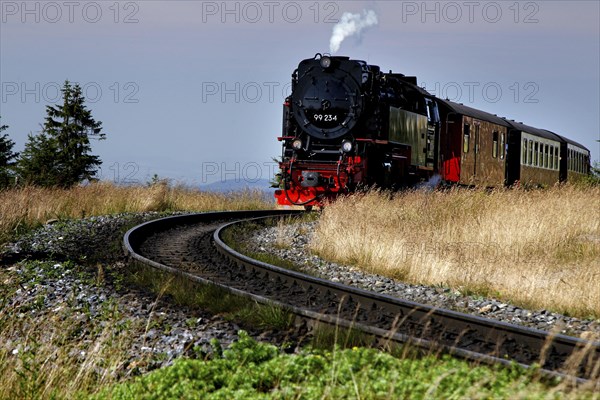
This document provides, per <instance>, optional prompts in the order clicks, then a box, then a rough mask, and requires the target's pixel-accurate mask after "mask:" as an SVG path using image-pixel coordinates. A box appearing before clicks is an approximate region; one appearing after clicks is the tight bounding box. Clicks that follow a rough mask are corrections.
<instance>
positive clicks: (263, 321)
mask: <svg viewBox="0 0 600 400" xmlns="http://www.w3.org/2000/svg"><path fill="white" fill-rule="evenodd" d="M130 271H132V273H131V274H128V275H127V278H126V280H127V282H126V283H127V284H130V285H135V286H141V287H144V288H148V289H150V290H151V291H152V292H153V293H155V294H157V295H160V296H168V297H169V300H170V301H172V302H174V303H175V304H180V305H185V306H189V307H196V308H200V309H203V310H208V311H210V312H211V313H213V314H217V315H220V316H222V317H224V318H225V319H227V320H230V321H236V322H239V323H241V324H242V325H245V326H247V327H253V328H260V329H276V330H280V331H285V330H287V329H290V328H291V327H292V326H293V322H294V319H295V317H294V315H293V314H291V313H289V312H287V311H285V310H282V309H280V308H278V307H275V306H272V305H264V304H259V303H256V302H255V301H252V300H248V299H247V298H244V297H240V296H236V295H234V294H231V293H229V292H228V291H226V290H224V289H222V288H220V287H218V286H215V285H210V284H200V283H196V282H192V281H189V280H187V279H184V278H182V277H178V276H172V275H169V274H167V273H164V272H162V271H159V270H157V269H155V268H152V267H147V266H143V265H136V266H135V267H133V269H130Z"/></svg>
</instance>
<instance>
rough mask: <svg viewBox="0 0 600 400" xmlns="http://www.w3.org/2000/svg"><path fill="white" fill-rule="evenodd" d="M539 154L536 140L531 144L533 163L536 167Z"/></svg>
mask: <svg viewBox="0 0 600 400" xmlns="http://www.w3.org/2000/svg"><path fill="white" fill-rule="evenodd" d="M539 156H540V149H539V145H538V142H535V143H534V144H533V165H534V166H536V167H537V166H538V160H539Z"/></svg>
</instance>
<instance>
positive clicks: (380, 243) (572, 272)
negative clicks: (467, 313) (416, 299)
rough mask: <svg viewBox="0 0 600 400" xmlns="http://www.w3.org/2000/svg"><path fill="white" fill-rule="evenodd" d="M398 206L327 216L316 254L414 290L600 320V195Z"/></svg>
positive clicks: (460, 195) (345, 203)
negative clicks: (438, 289) (488, 298)
mask: <svg viewBox="0 0 600 400" xmlns="http://www.w3.org/2000/svg"><path fill="white" fill-rule="evenodd" d="M390 197H391V196H390V195H389V194H386V193H380V192H370V193H366V194H364V195H355V196H351V197H347V198H342V199H340V200H339V201H337V202H335V203H334V204H331V205H330V206H328V207H326V208H325V210H324V212H323V215H322V217H321V219H320V221H319V223H318V226H317V229H316V232H315V236H314V237H313V240H312V243H311V248H312V249H313V250H314V251H315V252H317V253H318V254H320V255H321V256H323V257H325V258H328V259H333V260H336V261H339V262H344V263H350V264H355V265H358V266H361V267H364V268H365V269H367V270H369V271H371V272H377V273H381V274H383V275H387V276H391V277H394V278H400V279H403V280H405V281H408V282H412V283H419V284H427V285H443V286H448V287H452V288H454V289H457V290H459V291H461V292H463V293H464V292H467V293H478V294H481V295H494V296H497V297H500V298H503V299H506V300H510V301H512V302H514V303H516V304H521V305H526V306H529V307H536V308H547V309H552V310H555V311H558V312H564V313H568V314H571V315H576V316H580V317H590V316H593V317H595V318H599V317H600V187H593V188H578V187H570V186H566V187H555V188H551V189H547V190H536V191H525V190H497V191H493V192H486V191H478V190H450V191H446V192H439V191H437V192H425V191H412V192H406V193H399V194H395V195H394V196H393V198H392V199H391V200H390Z"/></svg>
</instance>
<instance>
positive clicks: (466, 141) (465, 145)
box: [463, 124, 471, 153]
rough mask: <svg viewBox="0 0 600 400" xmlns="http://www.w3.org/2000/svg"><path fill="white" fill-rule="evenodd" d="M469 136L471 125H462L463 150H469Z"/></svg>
mask: <svg viewBox="0 0 600 400" xmlns="http://www.w3.org/2000/svg"><path fill="white" fill-rule="evenodd" d="M470 136H471V126H470V125H469V124H465V126H464V134H463V152H464V153H468V152H469V141H470V140H469V138H470Z"/></svg>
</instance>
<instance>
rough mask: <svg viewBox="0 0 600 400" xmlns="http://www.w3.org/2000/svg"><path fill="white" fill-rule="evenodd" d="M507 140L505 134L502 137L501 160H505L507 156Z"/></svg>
mask: <svg viewBox="0 0 600 400" xmlns="http://www.w3.org/2000/svg"><path fill="white" fill-rule="evenodd" d="M505 139H506V138H505V137H504V133H503V134H501V135H500V159H501V160H504V155H505V154H506V140H505Z"/></svg>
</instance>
